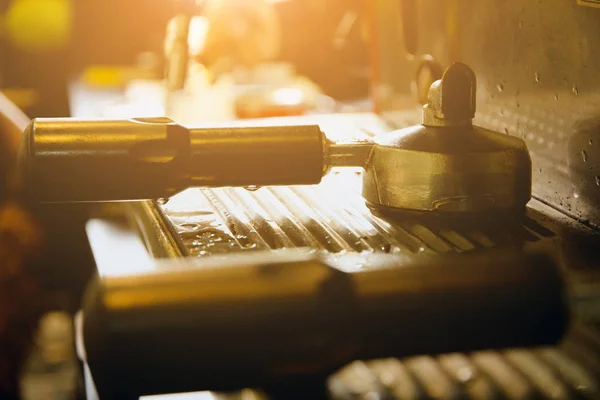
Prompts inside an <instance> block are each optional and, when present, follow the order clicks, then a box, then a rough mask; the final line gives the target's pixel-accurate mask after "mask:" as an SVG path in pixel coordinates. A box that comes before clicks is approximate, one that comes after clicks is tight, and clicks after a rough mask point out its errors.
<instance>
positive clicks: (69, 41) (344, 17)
mask: <svg viewBox="0 0 600 400" xmlns="http://www.w3.org/2000/svg"><path fill="white" fill-rule="evenodd" d="M365 9H366V8H365V5H364V4H363V2H362V1H361V0H332V1H320V0H277V1H276V0H271V1H268V0H251V1H250V0H208V1H206V0H203V1H192V0H129V1H126V2H124V1H120V0H2V1H1V2H0V12H1V15H2V24H1V25H0V26H2V30H1V32H2V34H1V36H0V37H1V50H0V51H1V57H0V87H1V88H2V90H3V92H4V93H5V94H6V95H7V96H8V97H9V98H11V99H12V100H14V101H15V102H16V103H17V104H18V105H19V106H21V107H22V108H23V109H24V110H25V111H26V112H27V113H28V115H29V116H30V117H43V116H53V117H57V116H68V115H70V114H71V111H72V110H71V109H70V107H69V88H70V85H71V84H73V82H76V81H79V80H81V79H82V78H83V79H84V80H85V83H86V84H87V85H88V88H92V89H93V88H95V89H98V88H99V87H103V88H108V87H113V88H116V87H123V86H124V85H125V84H126V83H127V82H129V81H131V80H135V79H142V78H143V79H147V78H155V79H160V78H162V74H163V71H164V69H165V59H164V51H165V44H166V43H165V35H166V31H167V27H168V25H169V22H170V21H171V23H173V22H174V21H173V18H174V17H175V16H177V15H181V14H186V15H188V16H190V17H193V19H194V21H193V23H192V24H191V26H192V32H191V35H190V44H191V50H190V55H191V56H192V57H195V60H196V61H197V62H198V63H199V65H204V66H206V67H208V68H211V69H212V70H213V72H214V73H215V74H223V73H225V72H227V73H229V72H232V71H233V70H234V69H236V68H238V69H239V68H245V69H253V68H256V67H257V66H258V65H260V64H263V63H264V62H265V61H269V62H270V63H279V64H280V65H281V64H282V63H285V64H287V65H288V66H293V70H294V74H297V75H301V76H305V77H307V78H308V79H310V80H311V81H312V82H314V83H315V84H316V85H317V86H318V87H319V88H320V89H321V90H322V91H323V92H324V93H327V94H328V95H330V96H333V97H335V98H338V99H342V100H356V99H360V98H365V97H366V96H367V93H368V69H367V66H368V57H367V52H366V44H365V34H364V23H363V17H364V11H365ZM235 21H238V23H235ZM232 22H233V23H232ZM209 25H210V29H209V28H208V26H209Z"/></svg>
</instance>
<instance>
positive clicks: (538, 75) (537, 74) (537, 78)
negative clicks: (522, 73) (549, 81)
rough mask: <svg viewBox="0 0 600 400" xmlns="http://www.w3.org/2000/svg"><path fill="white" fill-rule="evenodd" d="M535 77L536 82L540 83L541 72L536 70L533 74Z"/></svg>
mask: <svg viewBox="0 0 600 400" xmlns="http://www.w3.org/2000/svg"><path fill="white" fill-rule="evenodd" d="M533 79H534V80H535V83H538V82H539V81H540V73H539V72H536V73H535V75H534V76H533Z"/></svg>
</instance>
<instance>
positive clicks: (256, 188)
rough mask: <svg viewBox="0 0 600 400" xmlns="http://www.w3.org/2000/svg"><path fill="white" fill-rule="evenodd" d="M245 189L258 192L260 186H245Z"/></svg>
mask: <svg viewBox="0 0 600 400" xmlns="http://www.w3.org/2000/svg"><path fill="white" fill-rule="evenodd" d="M244 189H246V190H247V191H249V192H256V191H257V190H258V189H260V186H255V185H251V186H245V187H244Z"/></svg>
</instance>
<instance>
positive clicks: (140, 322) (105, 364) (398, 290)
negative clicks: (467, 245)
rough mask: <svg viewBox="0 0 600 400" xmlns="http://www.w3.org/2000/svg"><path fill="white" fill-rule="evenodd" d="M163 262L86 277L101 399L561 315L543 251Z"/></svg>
mask: <svg viewBox="0 0 600 400" xmlns="http://www.w3.org/2000/svg"><path fill="white" fill-rule="evenodd" d="M170 262H171V263H175V265H171V266H159V267H157V268H156V270H154V271H149V272H148V273H145V274H144V273H142V274H137V275H133V276H126V277H112V278H111V277H106V276H105V277H103V278H101V280H98V281H97V282H96V283H95V285H93V286H91V289H90V291H89V292H88V297H87V301H86V303H85V305H84V309H83V321H84V322H83V328H82V330H83V339H84V343H85V353H86V354H87V356H86V360H85V361H87V363H88V365H89V366H90V368H91V371H92V374H93V377H94V381H95V383H96V385H97V388H98V390H99V392H100V395H101V396H103V397H102V398H117V397H118V396H117V394H118V395H123V393H117V392H116V391H118V390H119V388H123V387H124V386H126V388H127V390H130V391H131V393H128V396H130V397H131V398H137V397H136V396H140V395H146V394H159V393H173V392H185V391H195V390H234V389H240V388H244V387H266V386H271V385H277V384H284V383H285V382H289V381H290V380H291V381H296V380H301V379H305V378H309V377H313V378H314V377H321V378H323V379H324V378H325V377H326V376H328V374H330V373H332V372H333V371H334V370H336V369H337V368H339V367H341V366H343V365H344V364H346V363H348V362H350V361H353V360H356V359H369V358H375V357H389V356H408V355H414V354H424V353H442V352H451V351H471V350H478V349H482V348H503V347H509V346H529V345H538V344H539V345H541V344H550V343H554V342H556V341H557V340H558V339H559V338H560V337H561V335H562V333H563V331H564V329H565V325H566V309H565V302H564V288H563V285H562V283H561V279H560V276H559V273H558V270H557V267H556V265H555V264H554V263H553V262H552V261H551V260H550V259H548V258H546V257H544V256H540V255H526V254H522V253H517V252H515V253H507V252H494V251H493V250H492V251H491V252H490V253H486V254H471V255H444V256H443V257H437V258H423V257H417V258H416V259H411V260H406V259H403V258H398V257H395V256H391V255H379V256H371V258H369V257H366V258H365V257H364V256H361V255H356V256H354V257H351V258H350V259H348V258H347V257H346V256H343V257H341V258H338V259H334V260H332V259H320V258H318V257H314V256H310V255H306V254H297V253H292V254H291V255H290V254H289V253H283V254H281V253H280V254H279V255H276V254H273V253H269V255H268V257H267V256H266V255H264V254H256V255H252V256H247V255H246V256H241V257H239V258H236V257H231V258H228V259H227V265H223V264H222V263H223V262H224V261H223V260H206V261H205V262H204V263H200V264H196V265H194V264H193V262H192V261H181V260H176V261H170ZM185 263H192V264H187V265H186V264H185ZM207 263H210V264H207ZM165 271H168V272H165ZM165 366H168V368H165ZM122 382H127V385H120V383H122ZM119 398H121V397H119Z"/></svg>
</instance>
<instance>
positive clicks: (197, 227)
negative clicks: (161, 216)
mask: <svg viewBox="0 0 600 400" xmlns="http://www.w3.org/2000/svg"><path fill="white" fill-rule="evenodd" d="M179 228H180V229H181V230H182V231H185V232H192V231H197V230H200V225H199V224H191V223H185V224H181V225H179Z"/></svg>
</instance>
